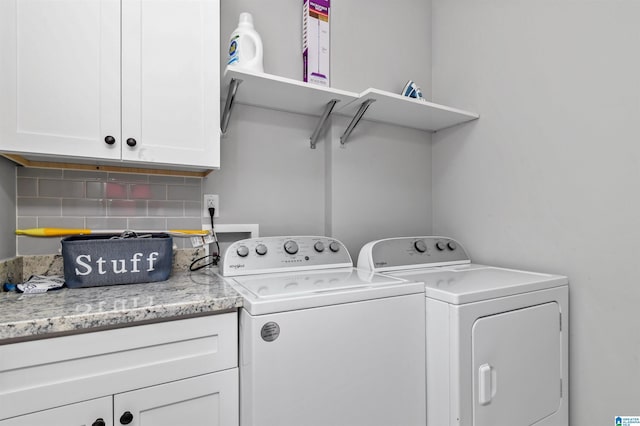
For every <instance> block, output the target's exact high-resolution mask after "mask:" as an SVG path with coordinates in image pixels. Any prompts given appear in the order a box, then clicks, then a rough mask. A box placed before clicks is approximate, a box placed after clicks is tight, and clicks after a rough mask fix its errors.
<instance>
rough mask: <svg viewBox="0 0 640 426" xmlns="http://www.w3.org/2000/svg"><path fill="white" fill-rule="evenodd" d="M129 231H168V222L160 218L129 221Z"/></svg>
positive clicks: (139, 218) (138, 218) (131, 219)
mask: <svg viewBox="0 0 640 426" xmlns="http://www.w3.org/2000/svg"><path fill="white" fill-rule="evenodd" d="M127 222H128V227H127V229H131V230H133V231H135V230H158V231H166V230H167V220H166V219H165V218H160V217H137V218H129V219H128V221H127Z"/></svg>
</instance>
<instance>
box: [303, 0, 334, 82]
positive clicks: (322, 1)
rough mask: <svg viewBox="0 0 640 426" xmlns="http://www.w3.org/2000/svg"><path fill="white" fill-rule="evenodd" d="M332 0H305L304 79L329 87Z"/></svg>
mask: <svg viewBox="0 0 640 426" xmlns="http://www.w3.org/2000/svg"><path fill="white" fill-rule="evenodd" d="M329 3H330V0H303V8H302V63H303V81H305V82H307V83H312V84H317V85H319V86H325V87H329V59H330V55H329V45H330V37H329V28H330V25H329V6H330V4H329Z"/></svg>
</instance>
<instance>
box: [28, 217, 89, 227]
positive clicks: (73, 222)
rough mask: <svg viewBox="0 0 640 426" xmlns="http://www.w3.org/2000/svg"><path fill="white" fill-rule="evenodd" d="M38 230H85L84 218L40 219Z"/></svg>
mask: <svg viewBox="0 0 640 426" xmlns="http://www.w3.org/2000/svg"><path fill="white" fill-rule="evenodd" d="M38 228H76V229H83V228H84V217H50V216H40V217H38Z"/></svg>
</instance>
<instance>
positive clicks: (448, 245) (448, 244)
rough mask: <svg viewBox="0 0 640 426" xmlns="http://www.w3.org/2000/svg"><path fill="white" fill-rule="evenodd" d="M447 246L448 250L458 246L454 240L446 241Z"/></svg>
mask: <svg viewBox="0 0 640 426" xmlns="http://www.w3.org/2000/svg"><path fill="white" fill-rule="evenodd" d="M447 247H448V248H449V250H455V249H456V248H458V246H457V245H456V242H455V241H449V242H448V243H447Z"/></svg>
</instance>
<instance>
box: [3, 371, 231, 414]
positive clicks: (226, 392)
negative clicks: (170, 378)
mask: <svg viewBox="0 0 640 426" xmlns="http://www.w3.org/2000/svg"><path fill="white" fill-rule="evenodd" d="M113 412H114V416H115V419H114V425H120V424H123V425H126V424H129V425H132V426H176V425H189V426H224V425H238V370H237V368H234V369H231V370H227V371H222V372H219V373H213V374H207V375H204V376H200V377H194V378H191V379H185V380H179V381H177V382H172V383H165V384H163V385H158V386H152V387H149V388H144V389H139V390H136V391H132V392H127V393H122V394H118V395H115V396H114V397H113ZM2 426H4V425H2Z"/></svg>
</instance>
